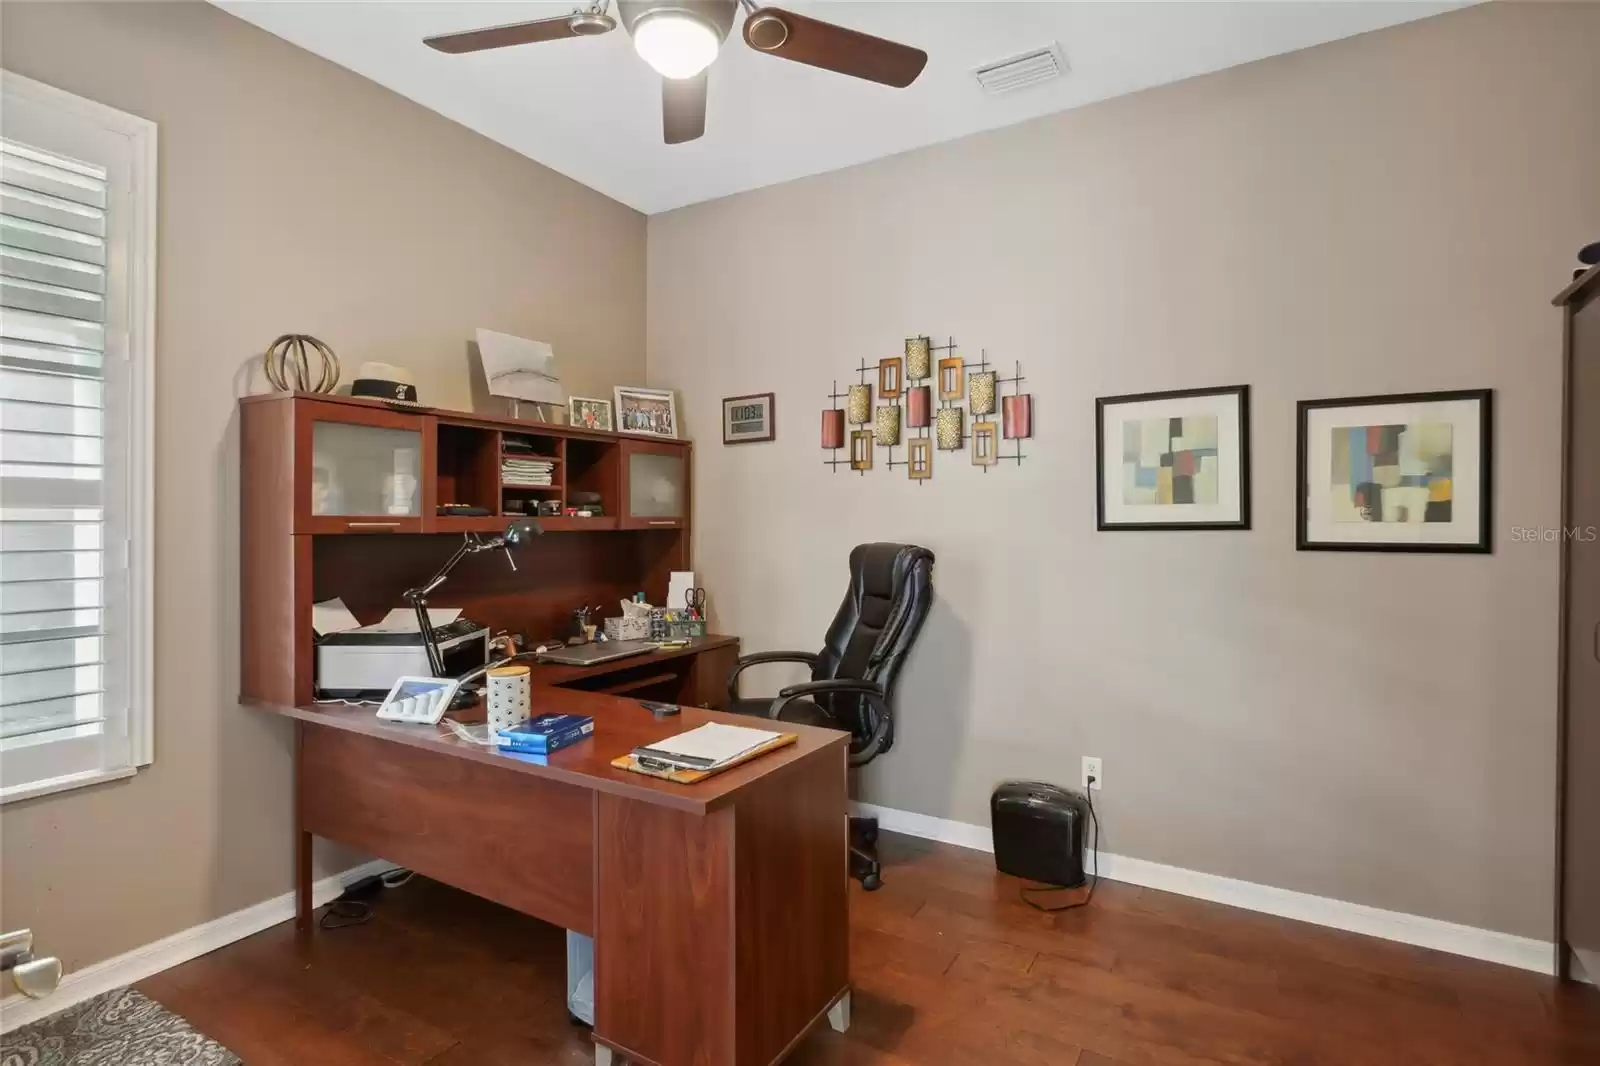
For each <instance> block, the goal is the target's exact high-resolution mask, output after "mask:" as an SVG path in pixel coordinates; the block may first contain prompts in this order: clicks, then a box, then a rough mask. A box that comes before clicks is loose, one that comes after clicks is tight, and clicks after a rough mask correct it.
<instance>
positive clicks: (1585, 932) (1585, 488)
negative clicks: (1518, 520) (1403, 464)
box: [1564, 296, 1600, 978]
mask: <svg viewBox="0 0 1600 1066" xmlns="http://www.w3.org/2000/svg"><path fill="white" fill-rule="evenodd" d="M1569 374H1570V377H1569V379H1568V390H1569V392H1568V405H1569V406H1568V416H1569V417H1568V424H1569V427H1570V428H1569V433H1570V434H1571V440H1570V444H1569V447H1570V452H1569V459H1568V464H1567V501H1568V504H1567V506H1568V516H1567V523H1568V527H1567V530H1566V533H1567V538H1568V539H1567V590H1566V593H1567V618H1566V625H1567V633H1566V637H1567V639H1566V645H1567V662H1566V745H1565V750H1566V803H1565V812H1566V816H1565V820H1566V825H1565V833H1564V835H1565V848H1564V852H1565V876H1564V881H1565V887H1564V900H1565V903H1564V911H1565V925H1566V940H1567V943H1568V944H1569V945H1571V946H1572V947H1573V948H1574V949H1575V950H1576V951H1578V952H1579V953H1580V956H1581V957H1582V958H1583V961H1584V965H1585V967H1586V968H1587V969H1589V970H1590V976H1591V978H1593V977H1597V976H1600V975H1597V974H1596V973H1595V972H1594V969H1595V968H1596V966H1597V964H1600V299H1597V298H1595V297H1593V296H1591V297H1590V299H1589V303H1588V306H1586V307H1584V308H1582V309H1581V310H1579V311H1578V312H1577V313H1576V314H1575V315H1574V317H1573V320H1572V365H1571V367H1570V370H1569Z"/></svg>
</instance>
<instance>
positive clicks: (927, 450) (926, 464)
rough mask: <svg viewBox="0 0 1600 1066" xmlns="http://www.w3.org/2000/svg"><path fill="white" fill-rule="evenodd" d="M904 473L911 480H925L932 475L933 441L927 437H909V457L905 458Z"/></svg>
mask: <svg viewBox="0 0 1600 1066" xmlns="http://www.w3.org/2000/svg"><path fill="white" fill-rule="evenodd" d="M906 466H907V467H908V468H909V469H908V470H907V471H906V473H907V475H908V476H909V477H910V478H911V480H913V481H926V480H927V479H928V478H930V477H932V476H933V441H931V440H929V439H928V438H927V437H913V438H911V458H909V459H907V460H906Z"/></svg>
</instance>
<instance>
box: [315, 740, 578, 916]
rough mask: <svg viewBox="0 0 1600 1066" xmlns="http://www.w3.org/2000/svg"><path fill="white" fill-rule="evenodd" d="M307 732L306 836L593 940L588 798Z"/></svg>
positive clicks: (435, 756) (395, 748)
mask: <svg viewBox="0 0 1600 1066" xmlns="http://www.w3.org/2000/svg"><path fill="white" fill-rule="evenodd" d="M301 734H302V737H303V739H302V740H301V746H300V760H299V766H298V772H299V776H298V787H299V789H300V803H301V816H302V819H303V827H304V828H305V829H307V830H309V831H310V832H313V833H316V834H317V835H319V836H325V837H328V838H329V839H331V840H337V841H339V842H340V843H343V844H348V845H350V846H352V847H356V848H360V849H362V850H364V851H367V852H370V853H372V854H373V855H376V856H379V857H381V858H384V859H387V860H389V861H390V862H395V863H399V864H400V865H402V866H407V867H409V868H411V869H413V870H415V871H417V873H419V874H422V875H423V876H425V877H431V878H433V879H435V880H437V881H443V882H446V883H447V884H452V885H455V886H456V887H458V888H463V889H465V890H467V891H468V892H472V893H474V894H476V895H479V896H483V897H484V898H486V899H492V900H494V901H495V902H497V903H503V904H505V905H506V906H508V907H512V908H514V909H516V910H519V911H522V912H523V913H525V914H531V915H533V916H534V917H536V918H542V919H544V920H545V921H547V922H550V923H552V924H554V925H559V926H561V927H563V928H566V929H572V930H575V931H577V932H580V933H585V934H590V935H592V934H593V932H594V798H593V796H592V795H591V794H590V792H589V791H588V790H587V789H583V788H578V787H576V786H574V785H565V784H561V783H560V782H555V781H545V780H541V779H540V778H537V777H533V776H531V775H529V774H526V773H521V772H518V771H516V770H514V769H511V768H510V767H506V768H503V769H502V768H500V767H496V766H490V765H486V764H484V763H481V762H475V761H472V760H470V759H462V758H458V757H455V756H453V755H450V754H447V753H445V752H437V753H436V752H430V751H424V750H422V749H419V748H413V747H409V746H407V745H404V744H396V743H392V742H390V741H385V740H379V739H377V738H374V737H365V736H361V735H359V734H354V733H346V732H343V731H340V730H336V729H328V728H319V727H317V726H315V725H309V724H305V725H302V726H301Z"/></svg>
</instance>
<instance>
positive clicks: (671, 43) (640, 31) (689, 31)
mask: <svg viewBox="0 0 1600 1066" xmlns="http://www.w3.org/2000/svg"><path fill="white" fill-rule="evenodd" d="M633 47H634V50H635V51H636V52H638V53H639V57H640V58H641V59H643V60H644V61H645V62H646V63H649V64H650V65H651V66H652V67H654V68H655V70H656V73H658V74H660V75H661V76H662V77H663V78H692V77H694V76H695V75H696V74H699V73H700V72H701V71H702V70H705V69H706V68H707V67H709V66H710V65H711V63H712V61H713V60H715V59H716V58H717V52H718V50H719V49H720V48H721V47H722V35H721V34H720V33H718V32H717V29H716V27H714V26H712V25H711V23H709V22H707V21H706V20H705V19H703V18H701V17H699V16H698V15H695V14H694V13H692V12H689V11H684V10H681V9H675V8H663V9H658V10H655V11H650V12H647V13H645V14H644V15H641V16H640V17H639V21H637V22H635V23H634V24H633Z"/></svg>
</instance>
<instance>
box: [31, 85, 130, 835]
mask: <svg viewBox="0 0 1600 1066" xmlns="http://www.w3.org/2000/svg"><path fill="white" fill-rule="evenodd" d="M8 111H9V112H11V113H12V121H16V120H18V118H19V116H20V120H21V121H22V122H23V123H24V130H21V131H18V132H17V133H16V134H12V135H13V136H14V137H15V139H16V140H19V141H22V142H25V143H27V142H29V141H30V140H31V141H32V142H33V143H36V144H37V147H39V148H41V149H45V150H49V151H59V152H61V153H62V154H65V155H69V156H75V157H77V158H81V159H84V160H85V161H87V162H92V163H96V164H100V165H110V164H113V163H114V164H116V166H115V167H113V168H112V169H113V172H114V173H125V174H126V177H125V179H124V180H123V184H124V185H125V187H123V188H117V187H116V186H117V184H118V183H117V182H116V181H113V182H112V188H111V189H110V190H109V193H110V195H109V199H108V204H109V205H110V206H111V208H112V220H113V223H114V228H113V229H112V231H111V232H110V233H108V238H109V240H110V241H111V242H112V244H113V247H112V248H110V249H108V250H109V251H111V252H112V253H113V255H114V254H115V251H116V250H115V248H114V244H115V242H116V240H117V232H118V231H120V232H121V234H122V235H123V239H125V240H126V242H127V244H126V255H125V257H123V259H122V261H123V262H125V263H126V278H125V280H124V282H123V284H124V286H125V290H126V293H127V302H126V308H127V323H126V329H124V330H112V329H110V328H108V329H107V332H106V353H105V367H106V376H105V389H106V394H107V397H108V401H107V404H106V415H107V441H108V443H109V442H110V441H112V440H113V439H115V438H120V439H121V440H123V441H126V445H127V446H126V448H125V449H119V451H121V452H122V454H121V455H120V456H119V457H118V458H117V459H116V461H113V459H112V456H111V455H110V454H108V455H107V456H106V463H105V472H106V482H107V485H108V488H110V487H111V486H112V483H113V479H114V478H115V479H117V480H118V481H120V484H119V485H117V486H116V488H115V491H114V492H108V493H107V499H106V502H105V517H104V523H105V524H104V530H105V545H106V553H105V559H106V570H107V572H108V573H109V572H110V571H111V570H112V568H114V567H122V568H125V569H126V572H127V578H126V587H127V602H126V604H125V605H124V606H123V609H121V610H117V611H113V610H112V605H111V604H109V603H108V604H107V609H106V615H105V630H106V634H107V637H106V639H107V641H108V643H114V644H116V645H119V649H118V654H119V657H120V658H122V661H123V662H125V663H126V669H125V671H124V674H123V676H122V677H121V678H119V679H118V680H117V681H116V682H114V683H115V684H117V685H118V686H119V687H123V690H124V691H125V692H126V700H125V706H126V714H125V716H124V715H118V716H116V718H115V719H114V718H113V717H112V716H109V715H108V717H107V721H106V722H105V724H104V726H103V727H92V728H91V727H84V728H83V729H81V730H79V731H78V732H81V733H91V732H92V733H93V734H94V735H89V736H79V737H73V738H69V739H56V740H48V741H44V742H42V743H37V744H33V745H25V746H18V747H15V748H12V749H7V750H6V751H4V752H3V753H0V804H3V803H9V802H12V801H14V800H21V799H29V798H32V797H34V796H42V795H46V794H48V793H52V792H61V791H64V790H66V789H72V788H80V787H82V786H84V785H92V784H97V783H99V782H102V781H113V780H116V779H118V778H124V777H131V776H132V775H133V774H135V773H137V772H138V769H139V767H141V766H148V765H149V764H150V762H151V761H152V759H153V758H154V755H155V751H154V735H153V734H154V705H155V685H154V681H155V676H154V675H155V669H154V660H155V648H154V636H155V619H154V595H153V579H154V575H155V550H154V539H155V538H154V504H155V465H154V464H155V449H154V439H153V438H154V430H155V414H154V401H155V388H154V386H155V323H156V203H157V199H156V193H157V186H156V179H157V171H156V124H155V123H154V122H151V121H150V120H148V119H144V118H140V117H138V116H137V115H130V114H128V113H127V112H125V111H118V110H117V109H116V108H113V107H107V106H105V105H104V104H99V103H96V102H94V101H93V100H86V99H84V98H83V97H80V96H75V95H73V94H72V93H68V92H63V91H62V90H60V89H56V88H54V87H52V86H49V85H45V84H43V83H42V82H37V81H33V80H32V79H30V78H24V77H22V76H21V75H18V74H14V73H12V72H11V71H9V70H0V131H3V132H7V133H8V134H9V133H10V128H11V125H12V121H8V119H7V114H6V112H8ZM41 126H42V127H45V128H47V129H48V131H49V133H50V136H47V137H40V136H38V135H37V132H36V130H37V128H39V127H41ZM25 134H32V136H31V137H30V136H28V135H25ZM107 137H111V138H117V139H119V141H118V142H115V143H117V144H118V147H117V150H116V151H115V152H113V153H111V154H115V155H117V156H119V158H118V159H114V160H113V159H105V158H95V156H96V155H97V154H99V155H104V154H106V153H105V152H104V150H102V151H100V152H96V151H94V150H93V149H92V147H91V148H86V147H84V146H92V145H94V144H95V143H96V142H98V143H99V144H100V145H102V146H104V145H106V144H108V143H113V142H107V140H106V138H107ZM40 141H44V142H46V143H39V142H40ZM49 142H55V143H49ZM74 148H76V150H74ZM124 152H125V153H126V154H125V155H124V154H123V153H124ZM124 224H125V228H123V227H124ZM108 259H109V257H108ZM109 326H110V323H109V322H108V327H109ZM113 396H115V400H112V399H110V397H113ZM113 408H115V411H113ZM113 413H115V415H116V416H117V423H118V425H117V427H116V429H115V433H114V436H113V428H112V425H111V421H112V415H113ZM119 468H120V469H119ZM113 499H115V501H116V505H114V504H113ZM119 545H120V546H121V548H123V549H125V553H124V554H121V555H119V554H118V547H119ZM110 684H111V683H108V686H107V688H108V691H109V690H110ZM119 702H122V701H119ZM13 781H14V782H16V783H15V784H13V783H12V782H13Z"/></svg>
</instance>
